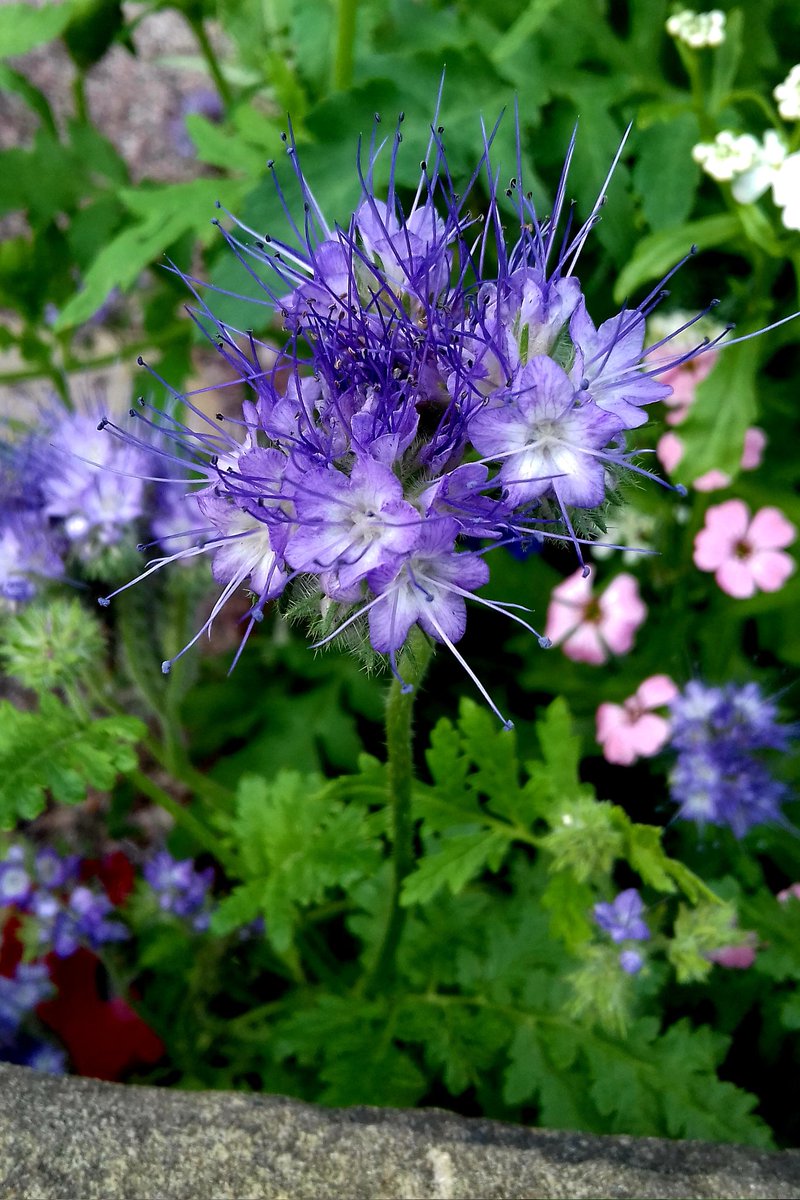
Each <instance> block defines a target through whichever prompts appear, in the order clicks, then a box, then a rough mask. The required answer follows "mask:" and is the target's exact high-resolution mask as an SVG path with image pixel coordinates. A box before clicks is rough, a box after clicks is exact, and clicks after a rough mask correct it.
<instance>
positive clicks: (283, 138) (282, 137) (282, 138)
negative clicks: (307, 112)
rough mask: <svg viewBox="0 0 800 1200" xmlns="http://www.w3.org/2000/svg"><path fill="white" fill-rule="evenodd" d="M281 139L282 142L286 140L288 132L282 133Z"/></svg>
mask: <svg viewBox="0 0 800 1200" xmlns="http://www.w3.org/2000/svg"><path fill="white" fill-rule="evenodd" d="M281 141H282V142H285V141H286V134H285V133H282V134H281Z"/></svg>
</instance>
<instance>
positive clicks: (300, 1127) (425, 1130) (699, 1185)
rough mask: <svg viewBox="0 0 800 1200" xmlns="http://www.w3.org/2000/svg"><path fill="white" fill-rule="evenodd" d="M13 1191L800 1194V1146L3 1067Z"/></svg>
mask: <svg viewBox="0 0 800 1200" xmlns="http://www.w3.org/2000/svg"><path fill="white" fill-rule="evenodd" d="M0 1197H2V1198H3V1200H77V1198H78V1197H79V1198H80V1200H123V1198H124V1200H184V1198H185V1200H225V1198H228V1197H230V1198H231V1200H279V1198H283V1197H287V1198H291V1200H305V1198H308V1200H334V1198H335V1200H362V1198H363V1200H389V1198H392V1197H402V1198H404V1200H405V1198H408V1197H420V1198H421V1197H425V1198H430V1200H435V1198H436V1200H450V1198H453V1200H455V1198H457V1197H480V1198H482V1200H483V1198H490V1197H495V1198H501V1197H502V1198H508V1200H512V1198H517V1197H519V1198H522V1197H526V1198H537V1197H553V1198H558V1197H564V1198H571V1197H576V1198H577V1197H636V1198H637V1200H646V1198H648V1197H658V1198H664V1200H669V1198H671V1197H698V1198H699V1197H714V1198H715V1200H727V1198H728V1197H731V1198H733V1197H770V1198H771V1200H800V1152H798V1151H784V1152H782V1153H778V1154H767V1153H763V1152H761V1151H756V1150H750V1149H748V1148H746V1147H742V1146H721V1145H710V1144H707V1143H705V1142H667V1141H660V1140H658V1139H656V1138H631V1137H596V1136H593V1135H589V1134H578V1133H553V1132H547V1131H545V1130H540V1129H522V1128H518V1127H515V1126H508V1125H502V1124H500V1123H499V1122H496V1121H482V1120H467V1119H464V1118H461V1117H456V1116H453V1115H451V1114H449V1113H444V1112H440V1111H438V1110H421V1111H416V1112H404V1111H398V1110H396V1109H379V1108H352V1109H324V1108H316V1107H314V1106H313V1105H309V1104H301V1103H299V1102H297V1101H294V1100H287V1099H283V1098H281V1097H276V1096H252V1095H233V1094H230V1093H225V1092H176V1091H168V1090H161V1089H158V1088H145V1087H121V1086H119V1085H117V1084H108V1083H99V1082H97V1081H95V1080H89V1079H74V1078H54V1077H52V1076H48V1075H41V1074H38V1073H36V1072H35V1071H30V1070H27V1069H24V1068H19V1067H9V1066H4V1065H3V1066H0Z"/></svg>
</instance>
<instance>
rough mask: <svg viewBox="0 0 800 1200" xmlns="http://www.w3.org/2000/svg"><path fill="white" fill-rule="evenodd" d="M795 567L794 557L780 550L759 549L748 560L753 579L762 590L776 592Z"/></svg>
mask: <svg viewBox="0 0 800 1200" xmlns="http://www.w3.org/2000/svg"><path fill="white" fill-rule="evenodd" d="M794 569H795V563H794V559H792V558H790V557H789V555H788V554H784V553H783V551H781V550H760V551H757V553H755V554H754V555H753V557H752V559H751V561H750V571H751V573H752V576H753V579H754V580H755V582H756V584H757V585H758V587H760V588H761V590H762V592H777V591H780V589H781V588H782V587H783V585H784V584H785V583H786V580H787V579H788V578H789V576H790V575H791V574H793V572H794Z"/></svg>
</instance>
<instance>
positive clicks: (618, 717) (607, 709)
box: [595, 701, 631, 746]
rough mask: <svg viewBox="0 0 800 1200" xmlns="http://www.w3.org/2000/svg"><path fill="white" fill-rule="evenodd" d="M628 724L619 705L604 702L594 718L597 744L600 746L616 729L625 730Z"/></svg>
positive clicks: (626, 716)
mask: <svg viewBox="0 0 800 1200" xmlns="http://www.w3.org/2000/svg"><path fill="white" fill-rule="evenodd" d="M630 723H631V722H630V718H629V716H628V714H627V713H626V711H625V709H624V708H623V707H622V705H621V704H610V703H609V702H608V701H606V702H605V703H604V704H601V705H600V706H599V707H598V709H597V715H596V717H595V724H596V729H597V740H598V742H599V743H600V745H601V746H602V744H603V742H604V741H605V740H606V738H608V737H610V736H611V735H612V734H613V733H616V732H617V730H618V729H621V728H623V727H624V728H625V729H627V728H628V727H629V726H630Z"/></svg>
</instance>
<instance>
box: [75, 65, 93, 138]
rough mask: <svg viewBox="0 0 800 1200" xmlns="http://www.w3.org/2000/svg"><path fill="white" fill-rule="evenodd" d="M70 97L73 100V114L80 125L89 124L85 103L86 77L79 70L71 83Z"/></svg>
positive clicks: (87, 107)
mask: <svg viewBox="0 0 800 1200" xmlns="http://www.w3.org/2000/svg"><path fill="white" fill-rule="evenodd" d="M72 98H73V100H74V101H75V116H76V117H77V118H78V120H79V121H80V123H81V124H82V125H88V124H89V106H88V105H87V103H86V77H85V76H84V73H83V71H81V70H79V71H78V73H77V74H76V76H75V79H74V80H73V83H72Z"/></svg>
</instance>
